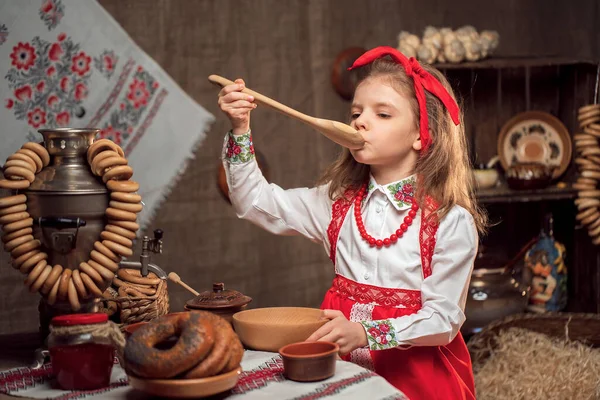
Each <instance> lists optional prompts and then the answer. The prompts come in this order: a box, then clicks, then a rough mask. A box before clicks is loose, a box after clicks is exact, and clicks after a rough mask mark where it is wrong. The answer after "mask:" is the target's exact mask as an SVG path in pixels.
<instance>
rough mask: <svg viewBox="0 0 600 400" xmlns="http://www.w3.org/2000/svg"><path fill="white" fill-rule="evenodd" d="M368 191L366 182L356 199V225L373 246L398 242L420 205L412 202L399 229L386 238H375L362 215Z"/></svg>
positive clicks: (379, 246)
mask: <svg viewBox="0 0 600 400" xmlns="http://www.w3.org/2000/svg"><path fill="white" fill-rule="evenodd" d="M366 192H367V184H364V185H363V186H362V187H361V188H360V190H359V191H358V193H357V195H356V198H355V200H354V217H355V218H356V226H358V231H359V232H360V236H362V238H363V239H364V240H365V241H367V242H369V244H370V245H371V247H375V246H377V248H379V249H380V248H382V247H383V246H386V247H388V246H390V245H391V244H392V243H396V242H397V241H398V239H399V238H401V237H402V235H404V232H406V231H407V230H408V227H409V226H410V225H411V224H412V222H413V219H414V218H415V216H416V215H417V210H418V209H419V205H418V204H417V203H416V202H415V203H413V204H412V206H411V209H410V210H409V211H408V215H407V216H406V217H404V222H403V223H402V224H401V225H400V228H399V229H396V232H395V233H393V234H391V235H390V237H388V238H385V239H375V238H374V237H373V236H371V235H369V234H368V233H367V230H366V229H365V225H364V223H363V220H362V215H361V205H362V200H363V198H364V197H365V193H366Z"/></svg>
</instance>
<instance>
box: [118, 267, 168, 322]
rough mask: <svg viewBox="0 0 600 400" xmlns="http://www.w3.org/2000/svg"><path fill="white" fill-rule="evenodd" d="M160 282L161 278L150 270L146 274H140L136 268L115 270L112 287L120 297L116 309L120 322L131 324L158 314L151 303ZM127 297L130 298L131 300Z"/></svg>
mask: <svg viewBox="0 0 600 400" xmlns="http://www.w3.org/2000/svg"><path fill="white" fill-rule="evenodd" d="M160 282H161V279H160V278H159V277H158V276H156V274H154V273H152V272H150V273H148V275H147V276H142V274H141V272H140V271H139V270H136V269H120V270H119V271H118V272H117V276H116V277H115V279H113V284H112V288H114V289H115V290H116V291H117V293H118V297H119V299H120V301H119V303H117V311H118V312H119V318H120V322H121V323H128V324H131V323H135V322H139V321H147V320H149V319H154V318H156V317H158V316H159V315H156V313H157V310H156V307H154V306H153V304H152V303H153V302H154V301H155V298H156V295H157V291H158V285H159V283H160ZM127 298H131V301H128V300H127ZM124 299H125V300H124ZM148 314H152V315H148Z"/></svg>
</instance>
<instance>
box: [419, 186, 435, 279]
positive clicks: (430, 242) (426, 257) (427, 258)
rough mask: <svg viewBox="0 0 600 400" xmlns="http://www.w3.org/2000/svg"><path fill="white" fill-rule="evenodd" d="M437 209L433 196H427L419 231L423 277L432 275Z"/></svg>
mask: <svg viewBox="0 0 600 400" xmlns="http://www.w3.org/2000/svg"><path fill="white" fill-rule="evenodd" d="M437 209H438V205H437V204H436V202H435V201H434V200H433V199H432V198H431V197H429V196H428V197H426V198H425V206H424V207H421V229H420V231H419V243H420V245H421V264H422V267H423V278H427V277H429V276H430V275H431V259H432V258H433V252H434V251H435V235H436V233H437V229H438V226H439V224H438V221H437V216H436V214H435V212H436V210H437Z"/></svg>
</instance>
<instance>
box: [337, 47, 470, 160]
mask: <svg viewBox="0 0 600 400" xmlns="http://www.w3.org/2000/svg"><path fill="white" fill-rule="evenodd" d="M385 56H391V57H392V59H393V60H394V61H396V62H397V63H398V64H400V65H402V66H403V67H404V70H405V71H406V75H407V76H410V77H412V78H413V82H414V85H415V93H416V94H417V102H418V103H419V113H420V114H421V115H420V119H419V122H420V123H419V125H420V127H421V129H420V132H419V135H420V137H421V151H425V150H427V148H429V146H430V145H431V136H430V135H429V120H428V118H427V101H426V98H425V90H427V91H428V92H430V93H431V94H433V95H434V96H435V97H437V98H438V99H440V101H441V102H442V103H443V104H444V106H445V107H446V109H447V110H448V112H449V113H450V117H451V118H452V121H453V122H454V124H455V125H458V124H459V123H460V120H459V113H460V112H459V109H458V104H456V101H455V100H454V99H453V98H452V96H450V93H448V91H447V90H446V88H445V87H444V86H442V84H441V83H440V81H438V80H437V79H436V78H435V77H433V76H432V75H431V74H430V73H429V72H427V71H425V70H424V69H423V68H422V67H421V64H419V62H418V61H417V60H416V59H415V58H414V57H411V58H407V57H406V56H405V55H404V54H402V53H400V52H399V51H398V50H396V49H394V48H393V47H389V46H380V47H375V48H374V49H371V50H369V51H367V52H366V53H364V54H363V55H361V56H360V57H358V58H357V59H356V61H354V64H352V66H351V67H350V68H348V70H352V69H354V68H358V67H362V66H364V65H367V64H370V63H372V62H373V61H375V60H376V59H378V58H381V57H385Z"/></svg>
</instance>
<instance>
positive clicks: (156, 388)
mask: <svg viewBox="0 0 600 400" xmlns="http://www.w3.org/2000/svg"><path fill="white" fill-rule="evenodd" d="M241 372H242V369H241V368H237V369H234V370H233V371H231V372H227V373H225V374H221V375H217V376H211V377H209V378H200V379H143V378H138V377H137V376H133V375H128V377H129V384H130V385H131V387H133V388H134V389H137V390H139V391H142V392H144V393H147V394H149V395H152V396H164V397H169V398H180V399H183V398H198V397H206V396H212V395H215V394H218V393H222V392H225V391H227V390H229V389H232V388H233V387H234V386H235V385H236V384H237V382H238V379H239V376H240V373H241Z"/></svg>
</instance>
